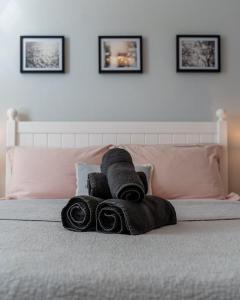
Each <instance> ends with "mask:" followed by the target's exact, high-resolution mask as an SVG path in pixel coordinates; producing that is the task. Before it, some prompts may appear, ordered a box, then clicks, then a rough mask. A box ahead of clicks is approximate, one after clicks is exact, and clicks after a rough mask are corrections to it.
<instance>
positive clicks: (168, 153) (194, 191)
mask: <svg viewBox="0 0 240 300" xmlns="http://www.w3.org/2000/svg"><path fill="white" fill-rule="evenodd" d="M120 147H121V148H123V149H125V150H127V151H128V152H129V153H130V154H131V156H132V158H133V162H134V163H135V164H144V163H150V164H151V165H153V167H154V173H153V178H152V194H153V195H155V196H158V197H162V198H164V199H177V198H178V199H181V198H182V199H191V198H193V199H194V198H215V199H216V198H217V199H225V198H226V194H225V191H224V185H223V182H222V178H221V174H220V170H219V169H220V165H219V162H220V158H221V156H222V150H223V149H222V147H221V146H220V145H216V144H210V145H207V144H206V145H205V144H199V145H121V146H120ZM193 175H194V176H193Z"/></svg>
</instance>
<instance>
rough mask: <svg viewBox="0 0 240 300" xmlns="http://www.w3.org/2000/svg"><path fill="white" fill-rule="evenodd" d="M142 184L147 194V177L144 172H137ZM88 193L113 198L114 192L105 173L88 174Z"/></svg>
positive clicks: (103, 197)
mask: <svg viewBox="0 0 240 300" xmlns="http://www.w3.org/2000/svg"><path fill="white" fill-rule="evenodd" d="M137 174H138V176H139V178H140V180H141V181H142V184H143V186H144V191H145V194H147V192H148V182H147V177H146V175H145V173H144V172H137ZM87 186H88V194H89V196H94V197H98V198H102V199H111V198H112V194H111V192H110V189H109V185H108V182H107V177H106V176H105V175H104V174H103V173H89V174H88V181H87Z"/></svg>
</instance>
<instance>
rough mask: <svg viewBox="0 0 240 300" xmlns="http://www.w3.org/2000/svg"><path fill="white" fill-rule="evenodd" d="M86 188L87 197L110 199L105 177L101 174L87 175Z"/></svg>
mask: <svg viewBox="0 0 240 300" xmlns="http://www.w3.org/2000/svg"><path fill="white" fill-rule="evenodd" d="M87 186H88V194H89V196H94V197H98V198H102V199H109V198H112V195H111V192H110V190H109V186H108V182H107V177H106V176H105V175H104V174H103V173H89V174H88V181H87Z"/></svg>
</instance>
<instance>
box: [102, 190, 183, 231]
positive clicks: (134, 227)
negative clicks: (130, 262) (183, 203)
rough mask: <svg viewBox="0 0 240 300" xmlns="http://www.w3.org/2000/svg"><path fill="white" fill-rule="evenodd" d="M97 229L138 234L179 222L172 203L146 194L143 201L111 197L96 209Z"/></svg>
mask: <svg viewBox="0 0 240 300" xmlns="http://www.w3.org/2000/svg"><path fill="white" fill-rule="evenodd" d="M96 218H97V227H96V229H97V231H98V232H104V233H121V234H131V235H138V234H143V233H146V232H148V231H150V230H153V229H156V228H159V227H162V226H166V225H174V224H176V223H177V217H176V212H175V209H174V207H173V206H172V204H171V203H170V202H169V201H167V200H164V199H161V198H158V197H155V196H146V197H145V198H144V199H143V201H142V202H141V203H134V202H131V201H125V200H121V199H109V200H106V201H103V202H102V203H100V204H99V205H98V207H97V210H96Z"/></svg>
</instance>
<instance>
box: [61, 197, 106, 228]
mask: <svg viewBox="0 0 240 300" xmlns="http://www.w3.org/2000/svg"><path fill="white" fill-rule="evenodd" d="M102 201H103V199H100V198H96V197H91V196H76V197H73V198H71V199H70V200H69V202H68V203H67V205H66V206H65V207H64V208H63V210H62V213H61V218H62V224H63V227H65V228H66V229H68V230H72V231H95V230H96V216H95V212H96V208H97V205H98V204H99V203H101V202H102Z"/></svg>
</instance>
